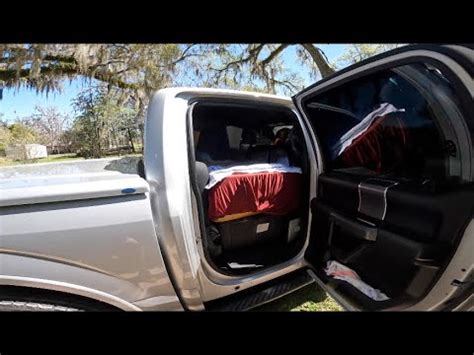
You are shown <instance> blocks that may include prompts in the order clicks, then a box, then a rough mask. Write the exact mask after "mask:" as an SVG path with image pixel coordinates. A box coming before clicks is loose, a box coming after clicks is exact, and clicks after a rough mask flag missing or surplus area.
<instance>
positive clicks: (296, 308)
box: [254, 283, 342, 312]
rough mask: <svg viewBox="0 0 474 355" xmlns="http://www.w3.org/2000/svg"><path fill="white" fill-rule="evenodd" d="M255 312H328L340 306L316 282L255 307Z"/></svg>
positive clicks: (339, 308)
mask: <svg viewBox="0 0 474 355" xmlns="http://www.w3.org/2000/svg"><path fill="white" fill-rule="evenodd" d="M254 311H256V312H273V311H276V312H328V311H332V312H334V311H342V308H341V307H340V306H339V305H338V304H337V303H336V302H335V301H334V300H333V299H332V298H330V297H329V296H328V295H327V294H326V293H325V292H324V291H323V290H322V289H321V288H319V287H318V286H317V285H316V284H314V283H313V284H311V285H308V286H306V287H303V288H302V289H299V290H298V291H295V292H293V293H291V294H289V295H287V296H285V297H282V298H279V299H277V300H276V301H273V302H271V303H268V304H265V305H263V306H261V307H258V308H255V309H254Z"/></svg>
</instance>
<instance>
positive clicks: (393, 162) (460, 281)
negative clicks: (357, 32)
mask: <svg viewBox="0 0 474 355" xmlns="http://www.w3.org/2000/svg"><path fill="white" fill-rule="evenodd" d="M473 52H474V51H473V49H472V48H468V47H462V46H407V47H405V48H401V49H397V50H395V51H391V52H389V53H386V54H383V55H380V56H377V57H374V58H372V59H370V60H368V61H365V62H361V63H358V64H357V65H355V66H352V67H350V68H347V69H345V70H343V71H341V72H339V73H337V74H336V75H334V76H331V77H329V78H327V79H325V80H323V81H320V82H319V83H316V84H315V85H313V86H312V87H310V88H308V89H306V90H305V91H303V92H302V93H300V94H298V95H296V96H295V97H294V102H295V104H296V106H297V108H298V110H299V111H300V113H301V114H302V116H303V117H304V118H305V120H306V123H307V128H308V130H309V131H312V133H313V134H314V141H315V149H316V150H317V151H318V154H319V156H320V157H322V170H321V171H320V172H319V176H318V179H317V182H316V183H317V197H316V198H315V199H314V200H313V201H312V203H311V212H312V225H311V240H310V243H309V246H308V248H307V254H306V258H307V261H308V262H309V263H310V264H311V265H312V267H313V271H314V274H315V277H316V279H317V281H318V282H319V283H320V285H321V286H323V288H325V289H326V290H327V291H328V292H329V293H330V294H331V295H332V296H333V297H335V298H336V300H338V301H339V302H340V303H342V304H343V306H345V307H346V308H348V309H363V310H383V309H393V310H396V309H413V310H415V309H422V310H428V309H433V310H442V309H443V310H444V309H469V308H472V307H473V296H472V293H473V281H472V280H473V273H474V271H473V263H474V223H473V222H472V221H473V211H474V184H473V176H474V166H473V158H474V155H473V154H474V151H473V133H474V105H473V92H474V86H473V80H472V75H473V70H474V63H473V57H474V54H473Z"/></svg>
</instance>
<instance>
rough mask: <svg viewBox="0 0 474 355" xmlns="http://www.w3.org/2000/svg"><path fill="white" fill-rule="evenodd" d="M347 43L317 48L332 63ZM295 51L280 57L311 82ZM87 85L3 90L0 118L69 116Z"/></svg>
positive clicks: (78, 81)
mask: <svg viewBox="0 0 474 355" xmlns="http://www.w3.org/2000/svg"><path fill="white" fill-rule="evenodd" d="M346 46H347V45H344V44H323V45H320V48H321V49H322V50H323V51H324V52H325V54H326V56H327V57H328V59H329V61H331V62H333V61H335V59H336V58H337V57H339V56H340V55H341V54H342V53H343V51H344V49H345V48H346ZM295 50H296V49H295V47H290V48H289V49H288V50H287V51H285V52H284V54H283V60H284V62H285V63H286V65H287V67H288V68H289V69H290V70H292V71H296V72H300V73H301V76H302V77H304V78H305V85H310V84H311V83H312V82H311V79H310V78H309V73H308V71H307V70H306V69H305V68H303V67H302V66H301V65H299V63H298V62H297V60H296V55H295ZM87 85H88V81H86V80H83V79H80V78H78V79H75V80H72V81H69V80H65V81H64V82H63V90H62V92H53V93H49V95H47V96H46V94H45V93H42V94H41V93H37V92H36V91H34V90H32V89H26V88H21V89H4V90H3V99H2V100H0V114H2V113H3V116H2V117H1V118H2V119H4V120H5V119H6V120H7V121H12V120H15V119H16V118H21V117H25V116H30V115H31V114H32V113H33V112H34V109H35V106H37V105H40V106H56V107H57V108H58V109H59V110H60V111H61V112H63V113H66V114H70V115H72V114H73V109H72V102H71V100H72V99H74V98H75V97H76V95H77V94H78V93H79V92H80V90H81V88H82V87H83V86H87ZM0 116H1V115H0Z"/></svg>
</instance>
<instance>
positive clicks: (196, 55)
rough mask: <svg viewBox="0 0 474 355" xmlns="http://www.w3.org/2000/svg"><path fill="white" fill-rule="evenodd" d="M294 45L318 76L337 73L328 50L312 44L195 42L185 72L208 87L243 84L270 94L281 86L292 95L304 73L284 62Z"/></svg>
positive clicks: (226, 86)
mask: <svg viewBox="0 0 474 355" xmlns="http://www.w3.org/2000/svg"><path fill="white" fill-rule="evenodd" d="M292 47H293V49H295V52H294V53H296V56H297V58H298V59H299V61H300V62H301V64H303V65H305V66H307V67H309V68H310V69H311V74H312V77H313V78H314V79H316V78H319V77H326V76H328V75H330V74H332V73H334V71H335V68H334V67H333V66H332V65H331V64H330V63H329V61H328V59H327V58H326V56H325V54H324V52H323V51H322V50H321V49H320V48H319V47H318V46H317V45H314V44H311V43H303V44H287V43H285V44H267V43H258V44H214V45H209V44H207V45H194V46H190V47H188V52H187V54H188V57H187V58H186V60H185V61H183V62H182V64H183V65H184V66H186V68H187V70H183V72H187V73H190V75H191V76H193V77H194V79H195V82H196V83H198V84H200V85H204V86H218V87H223V88H232V89H237V88H238V89H241V88H242V87H243V88H250V89H252V90H255V89H256V90H257V91H265V92H269V93H276V92H277V89H279V88H280V89H282V90H283V92H284V93H286V94H292V93H295V92H297V91H299V90H301V89H302V88H303V78H302V77H301V75H300V74H299V73H295V72H291V71H289V70H288V68H285V67H284V65H283V61H282V57H283V54H284V53H285V52H287V51H289V50H290V48H292ZM202 54H205V55H202ZM190 68H194V70H190Z"/></svg>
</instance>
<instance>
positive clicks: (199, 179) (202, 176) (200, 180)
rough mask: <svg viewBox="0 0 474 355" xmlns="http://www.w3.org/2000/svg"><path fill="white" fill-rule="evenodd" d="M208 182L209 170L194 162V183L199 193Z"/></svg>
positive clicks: (204, 165) (203, 165)
mask: <svg viewBox="0 0 474 355" xmlns="http://www.w3.org/2000/svg"><path fill="white" fill-rule="evenodd" d="M208 181H209V170H208V168H207V165H206V164H204V163H203V162H201V161H196V183H197V186H198V189H199V192H203V191H204V188H205V187H206V185H207V183H208Z"/></svg>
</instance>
